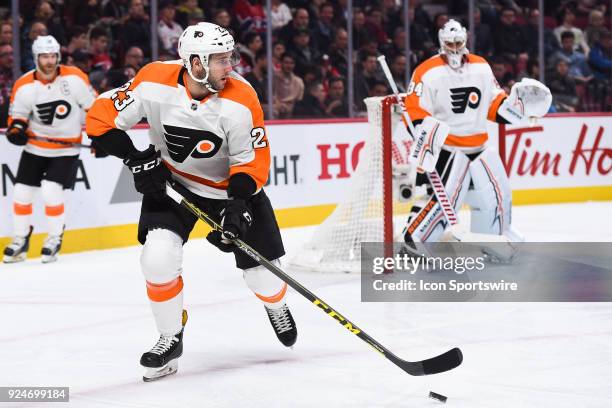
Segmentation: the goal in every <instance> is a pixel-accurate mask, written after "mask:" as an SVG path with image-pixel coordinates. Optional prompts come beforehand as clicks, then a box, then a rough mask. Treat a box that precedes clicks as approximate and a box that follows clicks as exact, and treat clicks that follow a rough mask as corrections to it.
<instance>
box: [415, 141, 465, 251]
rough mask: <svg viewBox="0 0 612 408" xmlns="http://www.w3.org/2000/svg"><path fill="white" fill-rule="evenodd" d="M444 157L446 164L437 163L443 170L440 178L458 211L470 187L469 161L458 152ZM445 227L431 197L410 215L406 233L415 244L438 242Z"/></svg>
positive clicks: (438, 208)
mask: <svg viewBox="0 0 612 408" xmlns="http://www.w3.org/2000/svg"><path fill="white" fill-rule="evenodd" d="M444 157H447V158H448V159H447V160H448V162H447V163H439V165H438V167H443V168H444V171H443V173H442V175H441V178H442V181H443V182H444V187H445V189H446V193H447V195H448V198H449V200H450V201H451V203H452V204H453V207H454V208H455V211H458V210H459V209H460V208H461V206H462V205H463V201H464V200H465V196H466V193H467V191H468V187H469V185H470V174H469V167H470V160H469V158H468V157H467V156H466V155H465V153H463V152H462V151H458V150H457V151H454V152H452V153H451V154H450V155H449V156H446V155H444ZM447 174H448V176H447ZM447 226H448V223H447V222H446V218H445V217H444V212H443V211H442V207H441V206H440V204H439V203H438V202H437V200H436V198H435V197H433V196H432V197H431V198H430V199H429V200H428V201H427V204H425V206H423V207H422V208H421V209H420V211H419V212H418V213H417V214H416V215H411V217H410V218H409V221H408V225H407V228H406V231H407V233H408V234H410V235H411V237H412V239H413V240H414V241H415V242H438V241H439V240H440V238H441V237H442V234H443V233H444V230H445V229H446V228H447Z"/></svg>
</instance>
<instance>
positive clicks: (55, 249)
mask: <svg viewBox="0 0 612 408" xmlns="http://www.w3.org/2000/svg"><path fill="white" fill-rule="evenodd" d="M63 238H64V233H63V232H62V233H61V234H60V235H51V234H49V235H47V238H45V242H44V243H43V246H42V250H41V251H40V255H41V257H42V262H43V263H49V262H55V261H57V254H58V253H59V251H60V249H61V248H62V239H63Z"/></svg>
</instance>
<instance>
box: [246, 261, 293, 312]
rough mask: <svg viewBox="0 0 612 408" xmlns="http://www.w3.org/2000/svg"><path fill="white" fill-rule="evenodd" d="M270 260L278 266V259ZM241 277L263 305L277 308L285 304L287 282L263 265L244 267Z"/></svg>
mask: <svg viewBox="0 0 612 408" xmlns="http://www.w3.org/2000/svg"><path fill="white" fill-rule="evenodd" d="M272 262H273V263H274V264H275V265H277V266H280V260H279V259H275V260H273V261H272ZM243 277H244V280H245V282H246V284H247V286H248V287H249V289H251V290H252V291H253V293H255V296H257V297H258V298H259V300H261V301H262V302H263V304H264V306H266V307H268V308H271V309H278V308H281V307H283V306H284V305H285V299H286V295H287V283H285V282H284V281H282V280H281V279H279V278H278V277H277V276H275V275H273V274H272V272H270V271H269V270H267V269H266V268H264V267H263V266H256V267H254V268H249V269H245V270H244V271H243Z"/></svg>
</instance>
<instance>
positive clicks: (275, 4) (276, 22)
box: [271, 0, 293, 30]
mask: <svg viewBox="0 0 612 408" xmlns="http://www.w3.org/2000/svg"><path fill="white" fill-rule="evenodd" d="M292 18H293V17H292V16H291V10H290V9H289V6H287V5H286V4H285V3H283V2H282V0H272V19H271V20H272V30H278V29H280V28H281V27H284V26H285V25H287V24H288V23H289V22H290V21H291V19H292Z"/></svg>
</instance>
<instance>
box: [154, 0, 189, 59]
mask: <svg viewBox="0 0 612 408" xmlns="http://www.w3.org/2000/svg"><path fill="white" fill-rule="evenodd" d="M175 18H176V8H175V7H174V3H173V2H172V0H162V1H160V2H159V23H158V24H157V34H158V36H159V40H160V41H161V44H162V50H161V51H162V52H165V53H168V54H172V55H176V50H177V44H178V39H179V37H180V36H181V34H182V33H183V27H181V26H180V24H178V23H177V22H176V21H175Z"/></svg>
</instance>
